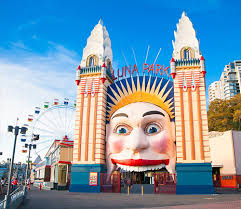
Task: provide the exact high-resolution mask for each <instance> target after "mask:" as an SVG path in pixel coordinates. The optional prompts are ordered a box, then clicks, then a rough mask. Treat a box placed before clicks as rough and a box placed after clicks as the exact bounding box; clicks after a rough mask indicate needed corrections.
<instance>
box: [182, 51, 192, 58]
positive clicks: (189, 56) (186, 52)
mask: <svg viewBox="0 0 241 209" xmlns="http://www.w3.org/2000/svg"><path fill="white" fill-rule="evenodd" d="M183 55H184V56H183V58H184V59H185V60H189V59H190V58H191V54H190V50H189V49H184V52H183Z"/></svg>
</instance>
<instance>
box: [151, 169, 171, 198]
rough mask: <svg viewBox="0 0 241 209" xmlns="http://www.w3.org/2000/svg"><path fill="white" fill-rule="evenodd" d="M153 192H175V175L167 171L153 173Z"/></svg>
mask: <svg viewBox="0 0 241 209" xmlns="http://www.w3.org/2000/svg"><path fill="white" fill-rule="evenodd" d="M154 193H156V194H157V193H176V175H175V174H169V173H167V172H160V173H155V174H154Z"/></svg>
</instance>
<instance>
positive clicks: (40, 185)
mask: <svg viewBox="0 0 241 209" xmlns="http://www.w3.org/2000/svg"><path fill="white" fill-rule="evenodd" d="M41 189H42V184H41V182H40V183H39V191H41Z"/></svg>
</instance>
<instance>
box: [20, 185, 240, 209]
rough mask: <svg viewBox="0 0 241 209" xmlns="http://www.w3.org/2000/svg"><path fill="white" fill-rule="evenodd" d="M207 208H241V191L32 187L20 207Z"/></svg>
mask: <svg viewBox="0 0 241 209" xmlns="http://www.w3.org/2000/svg"><path fill="white" fill-rule="evenodd" d="M168 206H169V207H168ZM160 207H164V208H165V209H166V208H167V209H172V208H178V209H184V208H185V209H199V208H200V209H204V208H218V209H222V208H235V209H236V208H241V194H240V193H236V194H218V195H174V194H156V195H154V194H145V195H144V196H141V195H138V194H130V196H128V195H127V194H115V193H98V194H94V193H72V192H68V191H54V190H52V191H48V190H42V191H39V190H38V189H37V188H33V187H32V188H31V191H30V193H29V194H28V197H27V200H26V201H25V203H24V204H23V205H22V206H21V207H20V209H43V208H44V209H48V208H50V209H75V208H76V209H77V208H103V209H105V208H160Z"/></svg>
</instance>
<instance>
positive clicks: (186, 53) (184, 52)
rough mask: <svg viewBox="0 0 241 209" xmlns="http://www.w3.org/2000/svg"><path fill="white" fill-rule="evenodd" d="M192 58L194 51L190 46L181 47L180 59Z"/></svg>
mask: <svg viewBox="0 0 241 209" xmlns="http://www.w3.org/2000/svg"><path fill="white" fill-rule="evenodd" d="M193 58H194V51H193V49H192V48H191V47H188V46H186V47H183V48H182V49H181V59H184V60H191V59H193Z"/></svg>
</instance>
